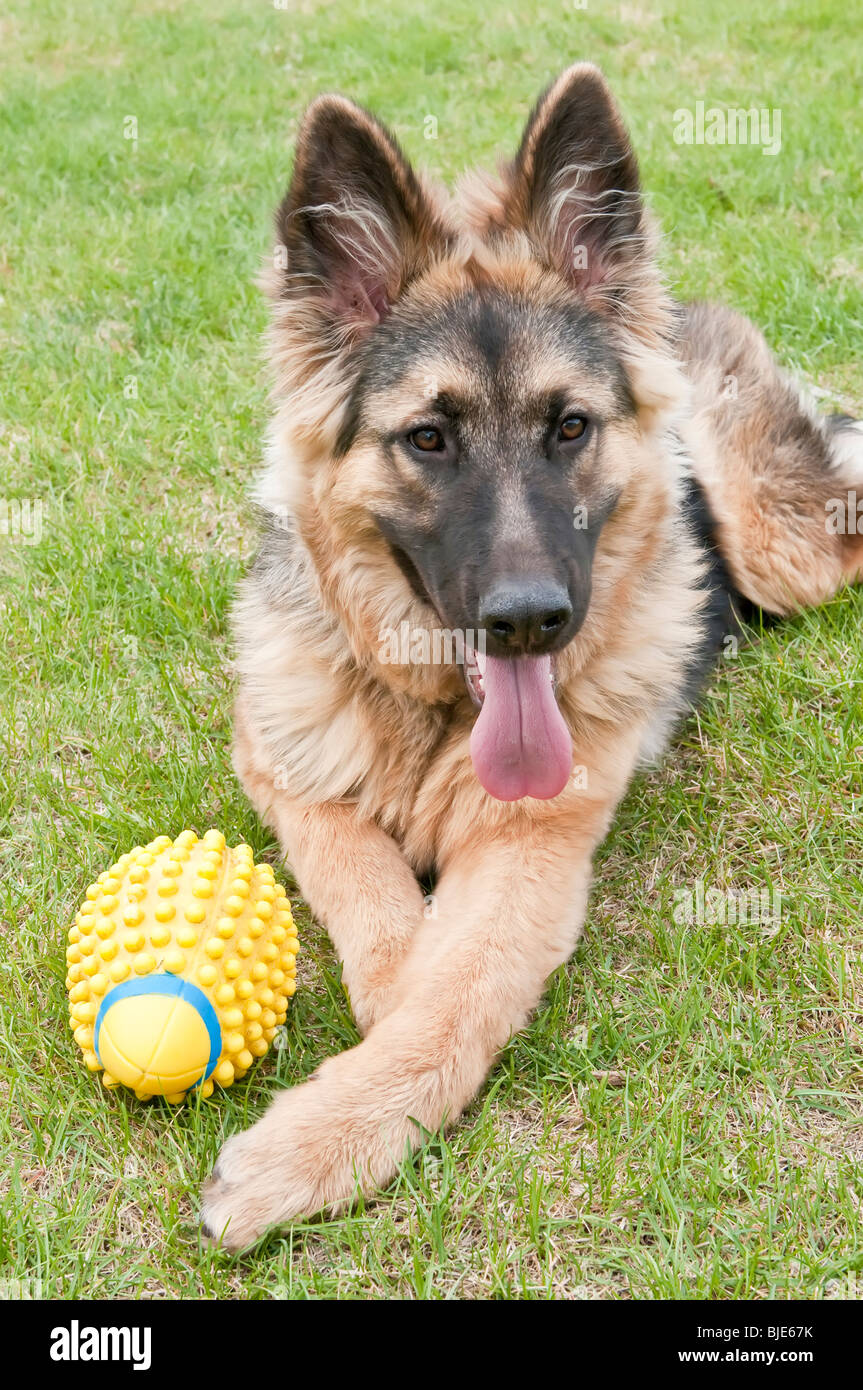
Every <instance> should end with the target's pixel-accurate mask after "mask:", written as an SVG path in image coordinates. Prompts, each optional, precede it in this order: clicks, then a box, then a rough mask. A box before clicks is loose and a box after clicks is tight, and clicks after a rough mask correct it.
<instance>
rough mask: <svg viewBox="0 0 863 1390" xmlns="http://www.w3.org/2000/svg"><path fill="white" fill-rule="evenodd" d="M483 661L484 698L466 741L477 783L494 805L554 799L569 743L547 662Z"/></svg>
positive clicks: (565, 773)
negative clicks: (531, 798) (527, 798)
mask: <svg viewBox="0 0 863 1390" xmlns="http://www.w3.org/2000/svg"><path fill="white" fill-rule="evenodd" d="M485 661H486V664H485V672H484V673H483V678H482V683H483V688H484V690H485V698H484V699H483V702H482V709H481V710H480V712H479V715H478V716H477V721H476V723H475V724H474V726H473V733H472V734H471V736H470V753H471V757H472V758H473V766H474V771H475V772H476V775H477V777H478V778H479V780H480V782H481V783H482V785H483V786H484V787H485V789H486V791H487V792H488V793H489V795H490V796H495V797H497V799H498V801H518V800H519V799H520V798H521V797H523V796H535V797H539V798H542V799H544V800H547V799H548V798H549V797H552V796H557V794H558V792H561V791H563V788H564V787H565V786H566V780H567V778H568V777H569V774H570V769H571V767H572V740H571V738H570V736H569V730H568V729H567V727H566V724H565V723H564V721H563V715H562V714H561V712H560V710H559V709H558V707H557V701H556V700H555V698H554V691H553V690H552V685H551V657H550V656H521V657H514V658H511V659H510V660H508V661H507V660H504V659H503V658H502V657H493V656H487V657H486V659H485Z"/></svg>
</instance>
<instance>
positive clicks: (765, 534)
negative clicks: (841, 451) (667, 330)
mask: <svg viewBox="0 0 863 1390" xmlns="http://www.w3.org/2000/svg"><path fill="white" fill-rule="evenodd" d="M681 347H682V352H683V356H684V358H685V360H686V363H687V367H688V375H689V378H690V380H691V381H692V383H693V394H692V414H691V417H690V418H689V419H686V420H684V421H683V422H682V432H683V434H684V437H685V439H686V442H687V444H688V446H689V450H690V453H691V455H692V459H693V462H694V467H695V471H696V474H697V476H698V478H699V479H700V481H701V482H702V484H703V486H704V488H705V491H706V492H707V495H708V497H709V499H710V503H711V507H712V509H713V512H714V515H715V516H716V518H717V521H718V523H719V530H720V535H721V545H722V551H723V554H724V556H725V559H726V562H727V564H728V566H729V568H730V570H731V573H732V575H733V577H734V580H735V582H736V583H737V585H738V587H739V588H740V589H741V591H742V592H743V593H744V594H746V595H747V597H748V598H750V599H751V600H752V601H753V602H754V603H757V604H759V605H760V606H761V607H762V608H765V609H767V611H768V612H771V613H777V614H781V615H785V614H788V613H793V612H795V611H796V610H797V609H799V608H804V607H807V606H813V605H817V604H819V603H823V602H824V601H825V600H826V599H828V598H830V597H831V595H833V594H834V593H835V592H836V590H837V589H838V588H840V586H841V585H842V584H843V582H844V583H853V582H854V581H855V580H857V579H859V578H861V575H863V537H860V536H859V535H848V536H837V535H834V534H832V533H831V532H830V531H829V530H828V527H827V519H828V516H827V510H826V504H827V502H828V500H829V499H830V498H832V497H836V496H837V494H841V493H842V492H843V491H844V489H845V487H846V486H847V487H851V486H852V485H853V484H854V481H855V479H854V474H853V472H852V471H851V470H850V469H849V468H848V467H847V466H836V465H837V462H838V460H837V459H836V458H835V457H834V456H833V455H832V454H831V447H830V443H829V441H828V440H826V439H825V437H824V426H823V422H822V421H821V419H820V418H819V417H817V416H815V415H814V413H810V412H809V411H807V410H801V408H800V391H799V388H798V387H796V386H795V385H794V383H792V382H791V381H789V380H785V379H783V377H782V376H781V374H780V372H779V369H778V368H777V366H776V364H775V362H774V360H773V358H772V356H771V354H770V352H769V350H768V347H767V344H766V343H765V341H764V339H763V337H762V335H761V334H760V333H759V332H758V330H757V329H756V328H755V327H754V326H753V325H752V324H751V323H750V322H749V321H748V320H747V319H744V318H743V317H741V315H740V314H735V313H732V312H731V310H729V309H723V308H720V307H718V306H716V305H712V304H697V305H692V306H690V308H689V311H688V313H687V318H686V329H685V333H684V337H683V342H682V344H681ZM783 426H785V427H784V428H783ZM859 449H860V464H858V471H859V472H860V474H861V476H863V441H861V444H860V446H859Z"/></svg>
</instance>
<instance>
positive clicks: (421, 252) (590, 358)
mask: <svg viewBox="0 0 863 1390" xmlns="http://www.w3.org/2000/svg"><path fill="white" fill-rule="evenodd" d="M277 228H278V237H279V244H280V247H282V248H284V251H285V253H286V254H285V256H284V262H285V264H284V265H280V266H279V268H278V269H277V271H276V272H275V274H274V275H272V276H271V277H270V280H271V284H270V289H271V293H272V295H273V298H274V300H275V304H276V313H275V320H274V337H273V345H274V356H275V359H276V362H277V365H278V366H279V368H280V372H281V377H280V387H279V390H280V397H281V409H280V413H279V416H278V419H277V424H276V434H277V440H278V443H279V449H280V456H281V458H282V460H283V463H282V466H283V467H285V462H286V461H287V467H286V468H285V473H286V476H285V478H284V486H285V492H284V496H285V497H286V498H288V500H289V503H290V506H291V508H292V510H293V511H294V512H295V514H296V516H297V520H298V524H299V527H300V530H301V532H302V534H303V537H304V540H305V542H306V544H307V546H308V548H309V550H310V552H311V554H312V556H313V559H314V562H315V564H316V566H317V568H318V571H319V574H320V577H321V583H322V586H323V589H324V593H325V595H326V596H327V599H328V601H329V602H330V603H331V604H332V605H333V606H334V607H335V608H336V609H337V611H338V612H339V615H340V617H341V618H342V620H343V623H344V625H345V629H346V631H347V633H348V636H349V640H350V642H351V645H352V648H353V651H354V655H355V657H356V658H357V659H358V660H359V661H361V662H364V663H366V664H369V663H372V662H375V661H378V662H380V664H381V667H382V672H381V674H382V678H383V679H385V680H387V681H388V682H389V683H390V684H393V685H395V686H397V687H400V688H401V689H403V690H408V691H410V692H411V693H413V694H414V695H417V696H419V697H420V698H423V699H429V700H441V699H444V700H453V699H456V698H459V697H460V695H464V692H465V689H467V691H468V692H469V694H470V696H471V697H472V699H473V700H474V703H475V704H477V705H479V706H480V707H481V708H480V713H479V715H478V717H477V720H476V724H475V727H474V731H473V735H472V744H471V746H472V753H473V759H474V766H475V768H476V771H477V775H478V776H479V778H480V780H481V782H482V783H483V785H484V786H485V788H486V789H487V790H488V791H489V792H490V793H491V794H492V795H494V796H497V797H499V798H501V799H506V800H509V799H515V798H518V797H521V796H525V795H530V796H540V797H549V796H554V795H556V794H557V793H558V792H559V791H560V790H561V788H562V786H563V784H564V782H565V781H566V778H567V775H568V773H569V767H570V760H571V751H570V750H571V744H570V736H569V733H568V730H567V728H566V724H565V722H564V719H563V717H562V715H561V713H560V710H559V706H558V703H557V700H556V697H555V681H556V678H557V677H558V676H559V675H560V674H561V672H562V671H563V672H564V674H565V672H566V670H567V669H568V668H567V665H566V653H567V652H571V650H572V648H573V639H576V638H577V635H579V634H580V635H581V636H580V638H579V639H578V640H582V641H584V640H585V637H584V634H585V632H586V631H588V630H589V629H590V623H589V615H590V614H591V613H593V614H594V617H596V616H597V614H598V612H599V610H601V609H603V608H604V610H605V618H606V620H608V619H609V618H610V620H611V621H614V616H615V615H614V612H613V604H614V602H615V601H620V600H621V595H622V590H621V586H620V581H622V579H623V578H624V577H625V576H630V577H631V575H632V572H633V571H634V569H635V567H637V565H638V564H639V563H644V560H645V553H646V552H645V550H644V547H643V546H642V545H641V538H642V536H643V533H644V532H645V531H649V529H650V527H651V526H653V525H656V524H657V520H658V517H659V515H660V513H661V511H662V509H663V508H666V509H667V507H668V498H669V476H668V470H667V468H666V467H665V466H664V462H663V451H662V450H661V449H660V447H659V446H658V443H657V438H656V436H657V428H658V422H659V421H660V420H661V419H662V418H663V417H664V414H665V413H666V412H667V410H668V409H669V407H670V406H671V405H672V404H673V403H674V402H675V401H676V399H677V396H678V393H679V390H680V378H679V374H678V372H677V369H676V367H675V365H674V361H673V356H672V353H671V350H670V348H669V345H668V335H669V323H670V317H669V315H670V311H669V305H668V301H667V299H666V297H665V295H664V292H663V290H662V287H661V284H660V280H659V276H658V273H657V270H656V266H655V261H654V256H653V241H652V233H651V228H650V224H649V222H648V219H647V217H646V214H645V210H644V207H643V204H642V200H641V195H640V190H639V179H638V170H637V165H636V160H635V157H634V155H633V152H632V149H631V146H630V142H629V139H628V137H627V135H626V132H625V129H624V127H623V125H622V122H621V120H620V117H619V115H618V113H617V110H616V108H615V106H614V103H613V101H612V98H611V96H610V94H609V92H608V89H607V87H606V85H605V82H604V80H603V78H602V76H601V75H600V73H599V72H598V71H597V70H596V69H595V68H593V67H591V66H589V65H578V66H576V67H573V68H571V69H569V70H568V71H567V72H565V73H564V74H563V75H562V76H561V77H560V78H559V79H558V81H557V82H556V83H554V84H553V85H552V86H551V87H550V88H549V89H548V91H547V92H546V93H545V94H544V95H543V97H542V98H541V99H540V101H539V102H538V104H537V106H536V108H535V109H534V111H533V114H532V115H531V117H530V119H529V121H528V124H527V127H526V129H525V132H524V136H523V138H522V142H521V145H520V147H519V150H518V153H517V154H516V157H515V159H514V160H513V162H512V163H511V164H510V165H509V166H508V167H507V168H506V169H505V170H504V171H503V172H502V174H501V176H500V178H499V180H497V181H492V180H488V179H481V178H478V177H476V176H475V177H474V178H473V180H472V181H469V182H467V183H465V185H464V186H463V189H462V191H461V195H460V197H459V198H458V199H456V200H455V201H453V202H450V201H449V200H448V199H447V198H446V197H445V196H443V195H441V194H440V193H438V192H434V191H432V190H430V189H429V188H428V187H427V186H426V185H425V184H424V183H423V182H421V181H420V180H419V178H418V177H417V175H416V174H415V173H414V171H413V170H412V169H411V167H410V165H409V164H408V162H407V160H406V159H405V157H404V155H403V154H402V152H401V150H400V149H399V147H398V145H397V144H396V143H395V141H394V140H393V138H392V137H391V135H390V134H389V133H388V132H387V131H386V130H385V129H384V128H383V127H382V126H380V125H379V124H378V123H377V121H375V120H374V118H373V117H371V116H370V115H369V114H368V113H367V112H365V111H363V110H361V109H360V108H358V107H356V106H354V105H352V104H351V103H349V102H348V101H346V100H344V99H343V98H341V97H332V96H325V97H321V98H319V99H318V100H317V101H315V102H314V103H313V105H312V106H311V107H310V108H309V110H308V112H307V113H306V116H305V119H304V122H303V124H302V128H301V130H300V134H299V139H298V144H297V151H296V161H295V169H294V176H293V181H292V183H291V186H290V189H289V191H288V194H287V196H286V198H285V200H284V202H283V204H282V206H281V208H280V209H279V213H278V220H277ZM633 521H634V522H635V531H634V532H633V531H632V523H633ZM648 550H649V546H648ZM405 624H407V629H408V631H409V633H410V634H411V636H410V640H409V654H408V655H407V656H405V657H404V661H405V662H406V663H407V667H405V665H404V664H403V665H401V666H400V665H398V664H395V665H388V664H387V658H386V657H385V656H382V651H383V649H384V647H385V643H386V638H385V635H386V634H392V633H394V632H399V631H400V630H404V628H405ZM435 629H443V630H445V631H446V632H447V633H450V634H453V633H454V634H457V635H458V634H461V637H462V640H463V643H464V647H465V649H466V658H465V663H464V669H463V672H462V673H461V674H458V673H454V671H453V669H452V667H451V666H447V667H445V668H441V667H440V666H436V665H435V659H434V652H435V650H438V651H439V650H441V648H440V645H439V644H438V646H437V647H436V646H435V645H434V644H433V643H432V642H429V643H428V645H427V647H424V646H423V644H422V642H417V641H416V640H415V634H417V633H420V634H421V633H426V634H427V635H428V636H429V637H432V636H433V634H434V630H435ZM389 659H390V661H392V654H390V658H389ZM569 660H570V664H571V662H572V660H573V658H572V657H570V658H569ZM396 661H397V662H398V658H396Z"/></svg>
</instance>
